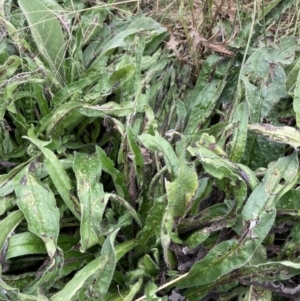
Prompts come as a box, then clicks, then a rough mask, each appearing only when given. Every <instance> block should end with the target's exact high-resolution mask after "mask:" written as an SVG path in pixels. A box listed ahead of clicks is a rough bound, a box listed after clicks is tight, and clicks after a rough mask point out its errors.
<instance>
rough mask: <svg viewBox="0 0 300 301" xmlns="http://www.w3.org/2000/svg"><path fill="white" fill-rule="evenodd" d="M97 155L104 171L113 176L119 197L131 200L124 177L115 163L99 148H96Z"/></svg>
mask: <svg viewBox="0 0 300 301" xmlns="http://www.w3.org/2000/svg"><path fill="white" fill-rule="evenodd" d="M96 153H97V156H98V160H99V161H100V162H101V167H102V169H103V170H104V171H105V172H107V173H109V174H110V175H111V177H112V179H113V182H114V185H115V188H116V191H117V193H118V195H119V196H120V197H125V198H126V199H129V193H128V189H127V187H126V184H125V183H124V179H123V176H122V174H121V172H120V171H119V170H117V169H116V168H115V166H114V162H113V161H112V160H111V159H110V158H109V157H108V156H107V155H106V153H105V151H104V150H103V149H102V148H100V147H98V146H96Z"/></svg>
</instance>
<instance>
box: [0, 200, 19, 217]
mask: <svg viewBox="0 0 300 301" xmlns="http://www.w3.org/2000/svg"><path fill="white" fill-rule="evenodd" d="M15 206H16V198H15V197H12V196H4V197H1V196H0V215H3V214H5V213H6V212H8V211H11V210H12V209H13V208H14V207H15Z"/></svg>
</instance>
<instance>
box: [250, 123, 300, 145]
mask: <svg viewBox="0 0 300 301" xmlns="http://www.w3.org/2000/svg"><path fill="white" fill-rule="evenodd" d="M248 129H249V130H251V131H253V132H255V133H256V134H258V135H261V136H264V137H266V138H267V139H269V140H271V141H275V142H278V143H284V144H289V145H291V146H292V147H294V148H297V147H299V146H300V131H299V130H297V129H295V128H293V127H290V126H282V127H276V126H273V125H270V124H259V123H254V124H249V125H248Z"/></svg>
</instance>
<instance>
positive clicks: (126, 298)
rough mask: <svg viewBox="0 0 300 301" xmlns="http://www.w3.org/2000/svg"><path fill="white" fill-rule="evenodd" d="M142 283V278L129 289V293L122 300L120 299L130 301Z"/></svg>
mask: <svg viewBox="0 0 300 301" xmlns="http://www.w3.org/2000/svg"><path fill="white" fill-rule="evenodd" d="M142 283H143V281H142V278H140V279H139V281H137V282H136V283H135V284H134V285H133V286H132V287H131V289H130V292H129V293H128V294H127V295H126V296H125V297H124V298H122V299H123V301H132V300H133V298H134V296H135V295H136V293H137V292H138V291H139V290H140V288H141V286H142Z"/></svg>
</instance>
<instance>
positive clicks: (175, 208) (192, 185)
mask: <svg viewBox="0 0 300 301" xmlns="http://www.w3.org/2000/svg"><path fill="white" fill-rule="evenodd" d="M197 187H198V177H197V174H196V172H195V171H194V170H193V169H191V168H190V167H188V166H186V165H183V164H181V165H180V167H179V171H178V177H177V178H176V179H175V181H173V182H168V181H167V182H166V191H167V198H168V207H169V209H170V212H171V214H172V216H173V217H174V218H178V217H184V216H185V214H186V210H187V209H188V207H189V206H190V205H191V201H192V198H193V196H194V194H195V192H196V190H197Z"/></svg>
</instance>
